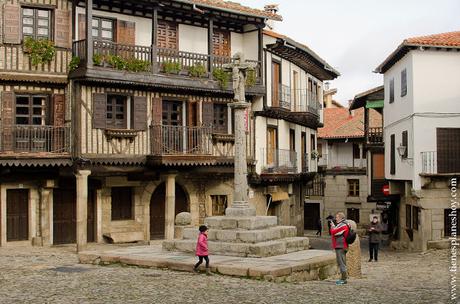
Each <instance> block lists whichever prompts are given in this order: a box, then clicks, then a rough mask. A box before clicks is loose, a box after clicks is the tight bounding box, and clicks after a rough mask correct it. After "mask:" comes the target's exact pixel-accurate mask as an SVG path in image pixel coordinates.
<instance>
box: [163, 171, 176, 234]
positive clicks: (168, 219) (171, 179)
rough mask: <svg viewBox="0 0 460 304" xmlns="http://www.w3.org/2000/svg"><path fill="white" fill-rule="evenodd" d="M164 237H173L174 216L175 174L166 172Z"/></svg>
mask: <svg viewBox="0 0 460 304" xmlns="http://www.w3.org/2000/svg"><path fill="white" fill-rule="evenodd" d="M165 199H166V200H165V239H166V240H173V239H174V217H175V214H176V213H175V207H176V175H175V174H168V176H167V178H166V198H165Z"/></svg>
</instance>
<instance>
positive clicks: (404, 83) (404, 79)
mask: <svg viewBox="0 0 460 304" xmlns="http://www.w3.org/2000/svg"><path fill="white" fill-rule="evenodd" d="M406 95H407V70H406V69H404V70H402V71H401V97H403V96H406Z"/></svg>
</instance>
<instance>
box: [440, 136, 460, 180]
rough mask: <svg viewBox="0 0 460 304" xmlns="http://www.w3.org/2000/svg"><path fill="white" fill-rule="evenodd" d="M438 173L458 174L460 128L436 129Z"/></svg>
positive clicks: (459, 166)
mask: <svg viewBox="0 0 460 304" xmlns="http://www.w3.org/2000/svg"><path fill="white" fill-rule="evenodd" d="M436 145H437V157H436V158H437V163H438V173H456V172H460V128H437V129H436Z"/></svg>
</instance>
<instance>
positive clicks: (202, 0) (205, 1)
mask: <svg viewBox="0 0 460 304" xmlns="http://www.w3.org/2000/svg"><path fill="white" fill-rule="evenodd" d="M182 2H190V3H192V4H197V5H203V6H209V7H214V8H221V9H224V10H230V11H234V12H237V13H241V14H249V15H255V16H260V17H266V18H269V19H272V20H278V21H282V20H283V17H281V16H280V15H278V14H273V13H271V12H267V11H265V10H261V9H255V8H251V7H249V6H244V5H241V4H240V3H237V2H232V1H223V0H189V1H182Z"/></svg>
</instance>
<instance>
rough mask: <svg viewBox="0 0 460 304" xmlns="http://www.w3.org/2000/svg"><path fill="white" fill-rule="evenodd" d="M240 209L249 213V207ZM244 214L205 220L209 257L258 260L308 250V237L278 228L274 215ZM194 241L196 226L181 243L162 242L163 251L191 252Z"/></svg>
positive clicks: (196, 236)
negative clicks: (219, 256) (253, 258)
mask: <svg viewBox="0 0 460 304" xmlns="http://www.w3.org/2000/svg"><path fill="white" fill-rule="evenodd" d="M229 209H230V211H233V210H232V208H228V209H227V210H229ZM235 209H238V208H235ZM239 209H240V210H246V211H248V210H251V208H239ZM249 212H252V211H249ZM243 213H244V212H243ZM244 214H245V215H244V216H215V217H208V218H206V219H205V221H204V222H205V224H206V225H207V226H208V228H209V231H208V246H209V252H210V254H219V255H226V256H240V257H257V258H260V257H268V256H276V255H282V254H286V253H290V252H296V251H301V250H306V249H308V248H309V240H308V238H306V237H297V236H296V235H297V229H296V227H294V226H277V222H278V219H277V217H276V216H248V215H247V214H248V213H244ZM197 238H198V229H197V228H196V227H194V228H185V229H184V231H183V239H182V240H173V241H164V242H163V249H165V250H169V251H183V252H194V251H195V248H196V241H197Z"/></svg>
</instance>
